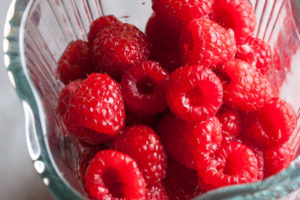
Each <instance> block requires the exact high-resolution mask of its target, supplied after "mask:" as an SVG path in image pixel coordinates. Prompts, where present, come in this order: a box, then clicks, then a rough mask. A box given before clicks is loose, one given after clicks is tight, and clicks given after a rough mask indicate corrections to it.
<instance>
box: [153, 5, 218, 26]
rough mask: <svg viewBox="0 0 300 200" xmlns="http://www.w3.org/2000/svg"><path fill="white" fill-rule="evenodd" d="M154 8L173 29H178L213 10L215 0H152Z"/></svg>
mask: <svg viewBox="0 0 300 200" xmlns="http://www.w3.org/2000/svg"><path fill="white" fill-rule="evenodd" d="M152 2H153V6H152V8H153V10H154V11H155V12H156V13H157V14H158V15H159V16H161V18H162V19H164V20H165V23H166V24H168V25H169V26H170V27H172V29H174V30H176V31H178V30H181V29H182V27H183V26H184V25H185V24H187V23H188V22H189V21H190V20H192V19H194V18H200V17H203V16H205V15H207V14H209V13H210V12H211V11H212V4H213V0H177V1H174V0H152Z"/></svg>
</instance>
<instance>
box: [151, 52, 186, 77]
mask: <svg viewBox="0 0 300 200" xmlns="http://www.w3.org/2000/svg"><path fill="white" fill-rule="evenodd" d="M151 58H152V59H153V60H156V61H158V62H160V63H161V65H162V66H163V68H165V69H166V70H168V71H169V72H173V71H175V70H176V69H177V68H179V67H181V65H182V63H181V59H180V57H179V55H178V51H177V48H176V50H170V51H166V50H160V49H156V50H155V51H154V52H152V55H151Z"/></svg>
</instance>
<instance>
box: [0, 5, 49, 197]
mask: <svg viewBox="0 0 300 200" xmlns="http://www.w3.org/2000/svg"><path fill="white" fill-rule="evenodd" d="M9 3H10V1H9V0H0V38H1V40H0V41H1V43H0V44H1V47H2V38H3V24H4V21H5V15H6V11H7V9H8V6H9ZM24 131H25V130H24V114H23V109H22V107H21V103H20V101H19V100H18V98H17V95H16V94H15V92H14V90H13V88H12V86H11V85H10V83H9V81H8V77H7V73H6V69H5V68H4V66H3V55H2V48H1V53H0V199H3V200H40V199H43V200H47V199H52V198H51V197H50V195H49V193H48V191H47V190H46V188H45V187H44V186H43V184H42V181H41V180H40V178H39V176H38V175H37V173H36V172H35V171H34V168H33V165H32V162H31V160H30V158H29V155H28V152H27V147H26V142H25V132H24Z"/></svg>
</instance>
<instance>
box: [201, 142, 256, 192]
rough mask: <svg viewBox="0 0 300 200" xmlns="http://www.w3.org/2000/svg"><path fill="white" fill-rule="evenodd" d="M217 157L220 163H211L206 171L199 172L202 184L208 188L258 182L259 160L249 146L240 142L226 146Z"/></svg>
mask: <svg viewBox="0 0 300 200" xmlns="http://www.w3.org/2000/svg"><path fill="white" fill-rule="evenodd" d="M216 157H217V160H219V162H211V164H210V166H208V167H207V169H206V170H203V168H200V170H198V176H199V177H200V178H199V180H200V184H205V186H206V188H209V189H216V188H219V187H224V186H228V185H235V184H242V183H251V182H255V181H257V173H258V163H257V158H256V156H255V154H254V152H253V151H252V150H251V149H249V148H248V147H247V146H245V145H243V144H240V143H238V142H231V143H229V144H224V146H222V148H221V149H220V150H219V151H218V153H217V155H216Z"/></svg>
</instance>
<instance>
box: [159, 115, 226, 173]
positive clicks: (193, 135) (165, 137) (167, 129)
mask: <svg viewBox="0 0 300 200" xmlns="http://www.w3.org/2000/svg"><path fill="white" fill-rule="evenodd" d="M157 133H158V135H159V136H160V137H161V140H162V142H163V144H164V145H165V147H166V149H167V151H168V153H169V155H170V157H172V158H173V159H175V160H176V161H178V162H179V163H181V164H183V165H185V166H186V167H188V168H191V169H195V167H196V165H195V160H196V159H195V156H197V157H196V158H197V162H205V161H206V159H207V158H208V157H209V156H210V155H209V154H210V153H211V151H212V150H213V149H212V146H213V145H216V146H217V145H218V144H217V143H220V142H221V141H222V138H220V135H221V130H220V123H219V121H218V120H217V119H216V118H215V117H212V118H210V119H208V120H207V121H201V122H197V123H191V122H186V121H183V120H180V119H178V118H176V117H175V116H174V115H167V116H165V117H164V119H162V120H161V122H160V123H159V124H158V126H157Z"/></svg>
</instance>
